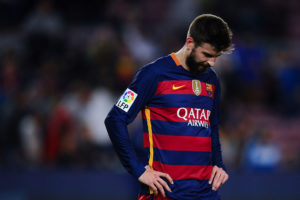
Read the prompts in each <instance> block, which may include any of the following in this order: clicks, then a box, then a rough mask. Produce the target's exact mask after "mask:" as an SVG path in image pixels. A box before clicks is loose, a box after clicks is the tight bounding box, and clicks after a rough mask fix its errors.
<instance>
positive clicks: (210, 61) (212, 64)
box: [207, 57, 217, 67]
mask: <svg viewBox="0 0 300 200" xmlns="http://www.w3.org/2000/svg"><path fill="white" fill-rule="evenodd" d="M216 59H217V58H215V57H213V58H209V59H208V61H207V63H208V64H209V66H211V67H213V66H214V65H215V62H216Z"/></svg>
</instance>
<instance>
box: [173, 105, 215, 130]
mask: <svg viewBox="0 0 300 200" xmlns="http://www.w3.org/2000/svg"><path fill="white" fill-rule="evenodd" d="M210 113H211V111H210V110H206V109H200V108H178V109H177V117H178V118H180V119H183V120H184V121H186V122H188V124H187V125H188V126H199V127H204V128H208V126H209V116H210Z"/></svg>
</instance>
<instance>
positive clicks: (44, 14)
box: [0, 0, 300, 171]
mask: <svg viewBox="0 0 300 200" xmlns="http://www.w3.org/2000/svg"><path fill="white" fill-rule="evenodd" d="M299 8H300V2H299V1H297V0H287V1H280V0H252V1H238V0H229V1H217V0H201V1H197V0H188V1H181V0H173V1H171V0H164V1H160V0H143V1H137V0H113V1H108V0H105V1H96V0H90V1H83V0H74V1H72V3H70V2H69V1H55V0H52V1H51V0H40V1H33V0H31V1H30V0H25V1H24V0H10V1H5V0H2V1H0V16H1V17H0V168H3V169H23V168H43V167H53V168H60V167H70V168H96V169H101V168H106V169H112V170H120V169H122V167H121V166H120V163H119V161H118V158H117V157H116V155H115V153H114V151H113V148H112V146H111V143H110V140H109V138H108V135H107V132H106V130H105V126H104V123H103V122H104V119H105V117H106V115H107V113H108V112H109V109H110V108H111V107H112V105H113V104H114V103H115V102H116V100H117V98H118V97H119V95H121V93H122V91H124V90H125V89H126V87H127V85H128V84H129V83H130V81H131V80H132V78H133V76H134V74H135V72H136V71H137V70H138V69H139V68H140V67H142V66H143V65H145V64H147V63H148V62H151V61H152V60H154V59H156V58H158V57H160V56H164V55H168V54H169V53H171V52H175V51H177V50H178V49H179V48H181V47H182V46H183V44H184V41H185V37H186V32H187V29H188V25H189V23H190V22H191V20H192V19H193V18H194V17H195V16H197V15H199V14H202V13H213V14H217V15H219V16H221V17H222V18H224V19H225V20H226V21H227V22H228V23H229V26H230V27H231V28H232V31H233V33H234V44H235V51H234V52H233V53H232V54H230V55H223V56H221V57H220V58H219V60H218V61H217V63H216V66H215V68H216V71H217V72H218V74H219V76H220V79H221V81H222V95H223V96H222V117H221V119H222V121H221V129H220V135H221V142H222V150H223V157H224V158H223V159H224V162H225V164H226V165H227V168H228V169H229V170H263V171H273V170H300V131H299V130H300V57H299V52H300V45H299V44H300V14H299V13H300V12H299V11H300V10H299ZM138 117H140V116H138ZM139 122H140V119H137V120H136V121H135V122H134V123H133V124H132V125H131V126H130V127H129V130H130V134H131V136H132V138H133V143H134V144H135V146H136V148H137V151H140V150H141V148H142V144H141V142H142V138H141V137H142V134H141V127H140V126H141V124H140V123H139Z"/></svg>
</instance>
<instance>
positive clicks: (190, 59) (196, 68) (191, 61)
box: [185, 48, 210, 74]
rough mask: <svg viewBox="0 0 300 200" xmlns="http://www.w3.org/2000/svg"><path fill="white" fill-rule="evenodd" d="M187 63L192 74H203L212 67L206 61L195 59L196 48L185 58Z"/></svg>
mask: <svg viewBox="0 0 300 200" xmlns="http://www.w3.org/2000/svg"><path fill="white" fill-rule="evenodd" d="M185 64H186V65H187V67H188V68H189V71H190V72H191V73H192V74H202V73H203V72H205V71H206V70H207V68H209V67H210V65H209V64H208V63H206V62H196V60H195V48H193V49H192V52H191V54H190V55H189V56H187V58H186V60H185Z"/></svg>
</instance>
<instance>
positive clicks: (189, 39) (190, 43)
mask: <svg viewBox="0 0 300 200" xmlns="http://www.w3.org/2000/svg"><path fill="white" fill-rule="evenodd" d="M185 46H186V50H187V51H191V50H192V49H193V48H194V46H195V42H194V39H193V38H192V37H187V38H186V40H185Z"/></svg>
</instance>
